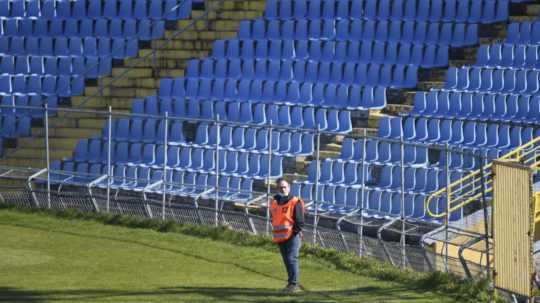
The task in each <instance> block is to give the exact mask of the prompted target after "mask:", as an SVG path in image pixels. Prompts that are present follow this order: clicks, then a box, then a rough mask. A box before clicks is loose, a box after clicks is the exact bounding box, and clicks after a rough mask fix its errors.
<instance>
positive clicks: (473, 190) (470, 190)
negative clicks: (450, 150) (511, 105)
mask: <svg viewBox="0 0 540 303" xmlns="http://www.w3.org/2000/svg"><path fill="white" fill-rule="evenodd" d="M539 153H540V137H537V138H535V139H533V140H531V141H529V142H527V143H526V144H523V145H521V146H519V147H518V148H516V149H515V150H513V151H511V152H509V153H507V154H505V155H503V156H502V157H500V159H501V160H515V161H519V162H521V163H522V164H525V165H528V166H530V167H532V168H539V164H540V158H539V157H538V155H539ZM491 167H492V164H491V163H488V164H485V165H483V166H482V167H481V168H480V169H478V170H476V171H474V172H472V173H470V174H469V175H467V176H465V177H464V178H462V179H460V180H457V181H454V182H452V183H449V184H450V185H449V186H447V187H445V188H441V189H439V190H438V191H435V192H434V193H432V194H431V195H430V196H429V197H428V198H427V199H426V210H427V211H428V214H429V215H430V216H431V217H433V218H445V217H448V216H450V215H452V213H453V212H456V211H459V210H461V209H463V208H464V207H466V206H468V205H470V204H472V203H474V202H478V201H480V199H482V195H487V194H490V193H491V191H492V190H493V188H492V184H493V178H492V171H491ZM482 186H485V189H484V190H482ZM437 199H446V200H447V203H448V208H447V210H445V211H442V212H434V211H432V208H431V207H430V206H431V204H432V203H434V202H436V201H437ZM539 220H540V218H539Z"/></svg>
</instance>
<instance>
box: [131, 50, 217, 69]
mask: <svg viewBox="0 0 540 303" xmlns="http://www.w3.org/2000/svg"><path fill="white" fill-rule="evenodd" d="M207 54H209V50H206V51H198V54H197V55H196V56H194V57H192V58H189V59H195V58H203V57H205V56H206V55H207ZM126 66H133V67H146V68H148V67H151V66H154V67H155V69H156V70H159V69H167V68H170V69H184V68H185V67H186V63H185V61H184V60H177V59H169V58H161V57H156V58H155V59H154V58H152V57H151V56H150V57H147V58H141V59H138V60H135V59H126Z"/></svg>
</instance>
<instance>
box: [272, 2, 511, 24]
mask: <svg viewBox="0 0 540 303" xmlns="http://www.w3.org/2000/svg"><path fill="white" fill-rule="evenodd" d="M264 16H265V18H267V19H306V18H307V19H320V18H324V19H335V18H338V19H349V18H365V19H374V20H387V19H392V20H421V21H441V20H442V21H458V22H471V23H477V22H482V23H492V22H498V21H504V20H506V19H508V1H507V0H502V1H498V0H412V1H411V0H409V1H407V0H362V1H351V0H295V1H293V0H269V1H267V3H266V10H265V14H264Z"/></svg>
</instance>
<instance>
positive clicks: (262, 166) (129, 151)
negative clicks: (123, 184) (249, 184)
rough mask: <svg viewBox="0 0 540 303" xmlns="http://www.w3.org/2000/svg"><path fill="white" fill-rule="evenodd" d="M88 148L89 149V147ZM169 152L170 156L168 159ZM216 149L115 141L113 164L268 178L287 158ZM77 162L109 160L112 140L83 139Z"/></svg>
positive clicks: (76, 156) (279, 174)
mask: <svg viewBox="0 0 540 303" xmlns="http://www.w3.org/2000/svg"><path fill="white" fill-rule="evenodd" d="M85 148H86V149H85ZM165 154H166V155H167V157H166V158H165ZM218 155H219V159H218V158H216V150H215V149H211V148H204V147H195V146H167V150H166V151H165V146H164V145H160V144H154V143H146V144H144V143H129V142H114V143H113V144H112V145H111V163H115V164H126V165H134V166H146V167H151V168H163V166H164V165H166V166H167V167H168V168H170V169H175V170H186V171H193V172H212V171H216V170H219V171H220V173H221V174H228V175H236V176H251V177H254V178H256V179H257V178H265V177H266V176H267V174H268V173H270V174H271V176H272V177H279V176H281V174H282V170H283V169H282V166H283V165H282V164H283V158H282V157H281V156H278V155H272V157H269V156H268V154H261V153H251V152H247V151H236V150H225V149H222V150H220V151H219V153H218ZM73 161H75V162H88V163H102V164H105V163H107V161H108V142H107V141H101V140H100V139H89V140H81V141H79V143H78V144H77V147H76V149H75V152H74V155H73Z"/></svg>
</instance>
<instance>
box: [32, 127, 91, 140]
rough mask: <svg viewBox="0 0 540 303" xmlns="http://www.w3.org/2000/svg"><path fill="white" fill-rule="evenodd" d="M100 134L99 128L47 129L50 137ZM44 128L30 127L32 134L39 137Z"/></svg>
mask: <svg viewBox="0 0 540 303" xmlns="http://www.w3.org/2000/svg"><path fill="white" fill-rule="evenodd" d="M99 134H101V128H73V127H63V128H51V129H50V130H49V137H50V138H53V137H54V138H89V137H92V136H96V135H99ZM44 135H45V130H44V129H43V128H37V127H32V136H34V137H39V136H44Z"/></svg>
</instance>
